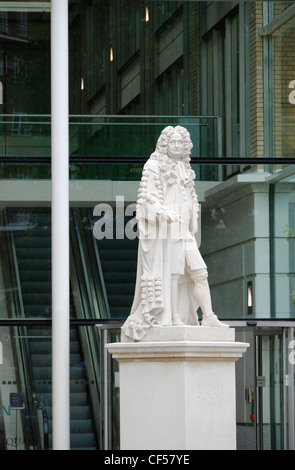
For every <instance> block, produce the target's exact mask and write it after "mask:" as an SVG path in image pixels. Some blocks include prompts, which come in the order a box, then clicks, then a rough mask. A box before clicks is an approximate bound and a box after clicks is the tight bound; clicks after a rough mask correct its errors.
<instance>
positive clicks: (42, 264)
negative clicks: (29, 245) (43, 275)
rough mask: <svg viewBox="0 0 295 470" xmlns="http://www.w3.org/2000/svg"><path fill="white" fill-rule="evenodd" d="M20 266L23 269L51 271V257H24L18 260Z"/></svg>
mask: <svg viewBox="0 0 295 470" xmlns="http://www.w3.org/2000/svg"><path fill="white" fill-rule="evenodd" d="M18 268H19V270H21V271H46V272H51V259H22V260H18Z"/></svg>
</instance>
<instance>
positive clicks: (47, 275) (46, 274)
mask: <svg viewBox="0 0 295 470" xmlns="http://www.w3.org/2000/svg"><path fill="white" fill-rule="evenodd" d="M20 278H21V281H22V283H23V282H31V283H35V281H37V282H40V283H41V282H44V283H46V282H48V283H50V284H51V270H50V269H49V270H48V271H45V270H35V271H34V270H26V271H24V270H22V271H21V272H20Z"/></svg>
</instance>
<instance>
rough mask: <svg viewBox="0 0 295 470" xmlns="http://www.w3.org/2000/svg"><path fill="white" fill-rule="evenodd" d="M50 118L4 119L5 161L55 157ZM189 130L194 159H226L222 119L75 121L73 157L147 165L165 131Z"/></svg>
mask: <svg viewBox="0 0 295 470" xmlns="http://www.w3.org/2000/svg"><path fill="white" fill-rule="evenodd" d="M50 119H51V116H50V115H38V114H36V115H27V114H10V115H9V114H2V115H0V160H1V161H4V159H5V161H9V160H7V158H11V159H12V161H13V159H16V158H23V159H24V161H28V159H29V160H30V161H31V160H33V159H38V161H39V159H40V158H44V159H45V161H46V158H48V157H50V153H51V122H50ZM168 125H174V126H175V125H182V126H185V127H186V128H187V129H188V131H189V132H190V134H191V138H192V141H193V144H194V148H193V151H192V157H195V158H201V157H207V158H210V157H220V156H221V148H222V141H221V138H222V136H221V119H220V118H219V117H218V116H193V117H192V116H189V117H185V116H100V115H98V116H96V115H95V116H93V115H71V116H70V117H69V126H70V155H71V156H73V157H74V156H75V157H78V158H79V159H80V158H81V162H83V161H84V159H85V158H91V157H95V158H100V159H112V160H113V159H115V160H117V159H123V161H124V159H126V158H127V159H128V161H130V159H131V160H134V161H137V160H138V159H142V158H143V159H146V158H147V157H148V156H149V155H150V154H151V153H152V152H153V151H154V149H155V144H156V141H157V138H158V136H159V134H160V132H161V130H162V129H163V128H164V127H165V126H168Z"/></svg>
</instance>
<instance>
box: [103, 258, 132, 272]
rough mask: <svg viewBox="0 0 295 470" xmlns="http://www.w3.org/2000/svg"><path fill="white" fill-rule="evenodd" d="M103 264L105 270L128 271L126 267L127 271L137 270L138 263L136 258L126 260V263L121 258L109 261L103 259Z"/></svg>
mask: <svg viewBox="0 0 295 470" xmlns="http://www.w3.org/2000/svg"><path fill="white" fill-rule="evenodd" d="M101 265H102V270H103V272H112V273H113V272H121V273H123V272H126V269H127V271H129V272H130V271H131V272H132V271H133V272H134V271H135V270H136V265H137V262H136V261H135V260H134V261H130V260H128V261H124V263H122V262H120V260H113V261H107V262H103V261H101Z"/></svg>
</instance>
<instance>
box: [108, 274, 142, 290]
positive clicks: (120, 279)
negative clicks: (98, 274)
mask: <svg viewBox="0 0 295 470" xmlns="http://www.w3.org/2000/svg"><path fill="white" fill-rule="evenodd" d="M135 279H136V272H134V271H133V272H132V271H128V272H126V271H121V272H119V273H118V272H104V281H105V283H106V284H109V283H114V284H123V283H124V285H125V286H126V285H128V284H129V283H131V284H132V285H133V288H134V282H135Z"/></svg>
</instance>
